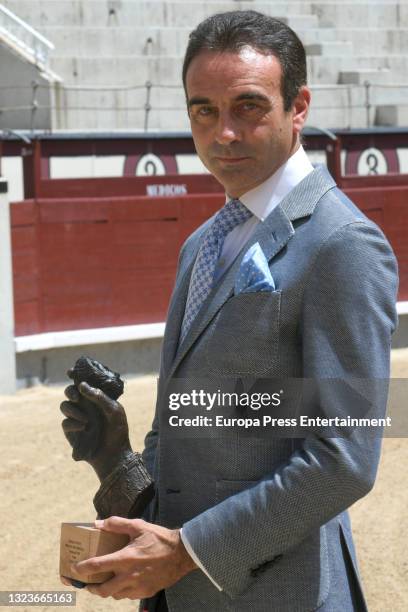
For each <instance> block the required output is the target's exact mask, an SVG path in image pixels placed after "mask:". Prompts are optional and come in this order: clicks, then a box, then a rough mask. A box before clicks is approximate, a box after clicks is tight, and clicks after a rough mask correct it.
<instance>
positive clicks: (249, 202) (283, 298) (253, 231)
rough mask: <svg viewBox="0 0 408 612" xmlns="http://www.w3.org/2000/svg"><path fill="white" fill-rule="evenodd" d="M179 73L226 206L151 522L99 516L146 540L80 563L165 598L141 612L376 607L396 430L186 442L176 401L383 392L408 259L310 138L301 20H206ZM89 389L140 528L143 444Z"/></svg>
mask: <svg viewBox="0 0 408 612" xmlns="http://www.w3.org/2000/svg"><path fill="white" fill-rule="evenodd" d="M183 80H184V86H185V91H186V98H187V105H188V113H189V117H190V121H191V129H192V134H193V138H194V142H195V145H196V149H197V153H198V155H199V156H200V158H201V160H202V161H203V163H204V164H205V165H206V167H207V168H208V169H209V170H210V172H211V173H212V174H213V175H214V176H215V177H216V178H217V179H218V180H219V181H220V183H221V184H222V185H223V186H224V188H225V192H226V204H225V206H224V207H223V208H222V209H221V211H219V213H217V215H215V216H214V217H212V218H211V219H210V220H208V221H207V222H206V223H204V224H203V225H202V226H201V227H199V228H198V229H197V230H196V231H195V232H194V233H193V234H192V235H191V236H190V237H189V238H188V239H187V241H186V242H185V244H184V245H183V247H182V249H181V253H180V258H179V265H178V270H177V277H176V281H175V288H174V292H173V295H172V298H171V302H170V307H169V312H168V319H167V325H166V331H165V337H164V342H163V351H162V361H161V370H160V379H159V386H158V397H157V405H156V414H155V418H154V421H153V425H152V429H151V431H150V432H149V433H148V434H147V436H146V440H145V449H144V452H143V458H144V460H145V462H146V465H147V467H148V469H149V471H150V473H151V474H152V475H153V477H154V479H155V482H156V496H155V499H154V502H153V503H152V504H151V505H150V507H149V509H148V511H147V513H146V514H145V516H144V518H145V519H147V520H146V521H145V520H142V519H132V518H113V519H107V520H105V521H104V523H103V524H99V525H100V526H101V527H102V528H104V529H107V530H110V531H118V532H126V533H128V534H129V535H130V536H131V537H132V545H131V546H129V547H127V548H126V549H123V550H122V551H120V552H119V553H116V554H114V555H109V556H107V557H104V558H100V559H92V560H89V561H85V562H83V563H81V564H79V566H78V570H79V571H83V572H88V571H95V570H102V569H104V570H105V569H106V570H112V571H114V572H115V574H116V576H115V577H114V578H112V579H111V580H109V581H108V582H106V583H104V584H103V585H100V586H90V587H88V589H89V590H90V591H91V592H93V593H95V594H97V595H101V596H103V597H106V596H112V597H114V598H116V599H122V598H131V599H134V598H140V597H148V598H151V599H150V600H147V601H145V602H144V603H143V604H142V609H149V610H153V609H155V610H165V609H167V608H166V606H167V607H168V609H169V610H171V612H187V611H191V612H204V611H206V612H208V611H211V612H220V611H230V612H241V611H242V612H243V611H245V612H248V611H251V612H252V611H258V612H301V611H305V612H306V611H309V610H317V609H319V610H320V611H321V612H337V611H340V610H341V611H344V612H351V611H354V612H356V611H358V612H363V611H364V610H366V605H365V602H364V597H363V593H362V590H361V586H360V581H359V576H358V569H357V562H356V556H355V551H354V547H353V542H352V535H351V530H350V523H349V518H348V514H347V508H348V507H349V506H351V505H352V504H353V503H354V502H355V501H356V500H357V499H359V498H361V497H362V496H364V495H366V494H367V493H368V492H369V491H370V489H371V488H372V486H373V484H374V480H375V475H376V470H377V465H378V461H379V455H380V437H379V436H378V435H373V434H372V432H371V430H367V429H364V428H355V429H353V430H352V431H351V432H349V434H348V435H345V436H340V435H339V436H337V437H334V436H331V437H328V436H324V435H321V434H320V433H319V432H317V433H316V432H309V433H308V435H307V436H305V437H304V438H293V437H284V436H283V435H282V436H281V437H276V436H272V435H271V436H268V435H264V434H263V435H262V436H252V435H240V431H237V429H236V428H235V429H234V428H231V429H230V430H228V432H226V433H224V435H223V436H222V437H219V436H218V435H215V436H213V435H208V436H207V437H202V436H200V435H195V434H191V435H189V434H187V435H186V437H185V438H184V439H182V440H181V439H180V437H179V436H178V435H177V434H176V433H174V428H172V427H169V426H168V420H169V414H170V413H169V393H170V391H171V390H172V389H173V387H172V384H174V382H176V381H178V380H180V379H182V380H183V381H184V382H185V381H189V380H191V381H194V380H197V379H202V380H209V381H210V380H222V379H225V380H227V379H228V380H229V379H234V380H239V381H240V384H241V385H242V388H243V389H249V388H251V386H253V384H255V382H256V381H257V380H259V379H279V380H288V379H314V380H321V379H325V380H326V379H336V380H340V381H342V380H343V381H344V380H346V379H349V378H352V379H358V380H363V381H365V383H367V381H371V380H373V381H374V380H378V379H385V380H387V379H388V377H389V360H390V342H391V334H392V333H393V331H394V329H395V327H396V324H397V315H396V309H395V302H396V294H397V266H396V260H395V257H394V255H393V252H392V250H391V247H390V245H389V244H388V242H387V240H386V239H385V237H384V235H383V234H382V232H381V231H380V229H379V228H378V227H377V226H376V225H375V224H374V223H373V222H371V221H370V220H369V219H367V218H366V217H365V216H364V215H363V214H362V213H361V212H360V210H359V209H358V208H357V207H356V206H354V204H353V203H352V202H351V201H350V200H349V199H348V198H347V197H346V196H345V195H344V194H343V193H342V192H341V191H339V189H337V187H336V185H335V183H334V181H333V179H332V178H331V176H330V175H329V174H328V172H327V171H326V169H325V168H323V167H318V168H315V169H314V168H313V167H312V166H311V165H310V163H309V161H308V159H307V156H306V154H305V152H304V150H303V148H302V146H301V140H300V132H301V130H302V128H303V125H304V122H305V120H306V117H307V112H308V108H309V103H310V91H309V89H308V88H307V85H306V60H305V53H304V48H303V46H302V44H301V42H300V41H299V39H298V38H297V36H296V34H295V33H294V32H293V31H292V30H291V29H290V28H288V27H287V26H286V25H284V24H282V23H281V22H279V21H277V20H275V19H273V18H271V17H267V16H265V15H261V14H259V13H256V12H254V11H235V12H231V13H224V14H219V15H215V16H213V17H210V18H208V19H207V20H205V21H204V22H202V23H201V24H200V25H199V26H198V27H197V28H196V30H195V31H194V32H193V33H192V34H191V35H190V39H189V43H188V48H187V52H186V56H185V61H184V68H183ZM80 391H81V394H82V395H83V396H85V397H87V398H88V399H90V400H91V401H92V402H94V403H95V405H96V406H97V407H98V409H99V411H100V413H101V414H103V415H104V416H105V418H106V419H107V420H108V421H109V423H110V424H111V427H110V431H108V432H107V436H108V437H109V436H111V442H110V448H111V449H112V448H114V449H115V450H114V451H113V452H111V453H110V455H109V457H107V455H106V453H104V451H103V449H101V451H100V453H99V455H98V457H97V458H96V459H95V461H94V462H93V467H94V468H95V469H96V471H97V473H98V474H99V476H100V477H101V480H102V485H101V489H100V490H99V492H98V494H97V496H96V498H95V506H96V508H97V510H98V514H99V515H100V516H102V517H108V516H110V515H118V516H119V517H132V503H133V500H132V494H131V492H132V484H131V482H132V478H131V473H132V472H131V470H132V467H131V466H132V465H133V464H132V459H133V455H132V451H131V448H130V445H129V443H128V438H127V434H125V435H123V433H120V434H117V433H115V432H117V431H122V432H123V428H122V429H121V428H119V429H116V425H115V424H116V423H122V424H123V420H124V415H123V409H122V408H121V406H120V405H119V404H118V403H117V402H112V401H111V400H109V398H107V397H106V396H104V395H103V394H102V393H101V392H97V391H96V390H94V389H92V388H90V387H89V386H87V385H86V384H81V386H80ZM66 393H67V395H68V399H69V400H70V401H69V402H65V405H64V407H63V411H64V412H65V414H67V416H68V417H69V418H68V420H67V421H66V422H65V426H64V428H65V431H66V432H67V433H69V431H70V428H71V429H74V428H75V427H76V429H77V430H78V429H80V427H81V426H82V425H79V424H78V420H80V417H79V409H78V403H79V404H80V402H81V397H80V395H79V394H78V393H77V392H76V391H75V389H73V388H72V387H69V388H68V390H67V392H66ZM385 395H386V393H385V394H383V395H381V400H379V401H376V402H375V407H374V416H377V417H378V416H379V417H381V416H383V414H384V412H385V399H386V398H385ZM322 397H323V398H324V401H325V402H326V403H327V404H328V405H327V406H325V409H327V410H328V411H329V412H330V410H332V411H333V410H334V412H336V410H337V408H339V410H340V412H341V411H342V410H344V411H347V409H348V407H347V406H344V405H340V404H341V402H340V400H339V397H340V396H339V395H337V394H334V393H327V394H325V395H324V396H322ZM236 410H237V411H238V407H236ZM184 431H186V430H184ZM115 436H116V437H115ZM112 438H113V439H114V441H113V443H112ZM124 481H126V482H127V485H126V486H127V489H126V490H127V493H126V494H124V493H123V491H124V490H125V489H124V487H123V482H124ZM129 491H130V492H129ZM164 589H165V591H164ZM157 593H159V595H156V597H153V596H154V595H155V594H157Z"/></svg>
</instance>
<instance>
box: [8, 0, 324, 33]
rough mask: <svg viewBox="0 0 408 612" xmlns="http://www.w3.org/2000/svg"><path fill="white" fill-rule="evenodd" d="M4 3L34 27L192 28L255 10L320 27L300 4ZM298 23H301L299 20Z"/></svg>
mask: <svg viewBox="0 0 408 612" xmlns="http://www.w3.org/2000/svg"><path fill="white" fill-rule="evenodd" d="M3 4H5V5H6V6H7V8H9V9H10V10H12V11H13V12H15V13H16V14H17V15H18V16H19V17H21V19H24V20H26V21H27V22H28V23H30V24H31V25H32V26H33V27H43V26H50V25H54V26H60V25H61V24H64V25H66V26H68V27H70V26H88V27H95V26H109V27H118V26H129V24H135V25H139V26H151V25H152V24H155V25H157V26H186V27H191V28H192V27H193V26H194V25H196V24H197V23H199V22H200V21H201V20H202V19H204V18H205V17H207V16H209V15H212V14H214V13H217V12H223V11H231V10H234V9H253V10H258V11H260V12H264V13H266V14H273V15H275V16H277V15H285V16H287V15H289V16H290V15H305V16H307V15H308V14H309V17H310V20H309V21H308V20H307V19H306V17H305V23H306V24H308V27H313V24H317V18H316V17H315V16H314V15H311V14H310V13H311V3H310V2H301V1H291V2H283V1H280V2H277V3H275V2H273V3H271V2H262V1H256V0H255V1H252V2H251V1H247V2H235V1H234V0H229V1H228V0H224V1H209V2H198V1H192V0H189V1H185V2H175V1H173V2H166V1H163V0H153V1H152V0H150V1H146V0H141V1H139V0H57V1H55V0H4V1H3ZM296 23H299V21H297V22H296Z"/></svg>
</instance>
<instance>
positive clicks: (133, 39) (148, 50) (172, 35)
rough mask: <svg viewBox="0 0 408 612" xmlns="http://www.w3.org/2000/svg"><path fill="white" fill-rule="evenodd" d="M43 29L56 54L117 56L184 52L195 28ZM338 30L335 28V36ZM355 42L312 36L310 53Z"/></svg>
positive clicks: (346, 48)
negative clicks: (192, 29) (319, 38)
mask: <svg viewBox="0 0 408 612" xmlns="http://www.w3.org/2000/svg"><path fill="white" fill-rule="evenodd" d="M283 19H286V18H283ZM289 21H290V19H289ZM39 31H40V32H41V34H43V36H45V37H47V38H48V39H49V40H51V41H52V42H53V43H54V45H55V47H56V50H55V52H54V55H57V56H58V57H73V56H75V57H87V56H88V57H89V56H99V57H114V56H116V55H122V56H126V55H149V56H152V55H154V56H156V55H157V56H159V55H183V54H184V51H185V49H186V46H187V42H188V36H189V34H190V32H191V28H184V27H183V28H179V27H178V28H166V27H160V28H159V27H149V28H147V27H132V26H129V27H115V28H108V27H96V28H95V27H92V28H85V27H82V26H71V27H66V26H46V27H42V28H40V29H39ZM304 31H305V32H308V31H311V32H314V33H316V32H318V31H319V30H317V29H315V28H310V29H309V30H304ZM325 32H327V30H325ZM334 32H335V31H334V30H333V32H332V36H334ZM300 34H302V31H300ZM310 38H311V37H310ZM316 38H318V37H317V36H316ZM352 45H353V43H352V42H350V41H344V42H343V41H341V42H338V41H333V40H331V41H326V40H324V41H323V40H322V41H320V40H314V41H313V42H311V41H310V39H309V43H308V44H307V45H306V46H307V47H308V49H307V51H308V53H309V54H310V55H340V54H342V53H346V54H349V53H351V52H352Z"/></svg>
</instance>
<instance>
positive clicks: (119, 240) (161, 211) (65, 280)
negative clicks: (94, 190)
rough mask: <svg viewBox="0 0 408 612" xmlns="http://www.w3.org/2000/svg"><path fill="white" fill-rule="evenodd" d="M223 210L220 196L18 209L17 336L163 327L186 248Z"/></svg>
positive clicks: (81, 201)
mask: <svg viewBox="0 0 408 612" xmlns="http://www.w3.org/2000/svg"><path fill="white" fill-rule="evenodd" d="M223 202H224V196H223V195H222V194H219V193H218V194H207V195H205V196H202V195H197V196H195V195H190V196H188V197H185V196H183V197H179V198H177V197H174V198H147V197H144V196H142V197H117V198H113V197H111V198H77V199H75V200H72V199H69V200H68V199H61V198H59V199H39V200H36V201H25V202H18V203H14V204H12V206H11V219H12V243H13V266H14V296H15V298H14V301H15V322H16V330H15V334H16V335H17V336H21V335H28V334H34V333H41V332H48V331H61V330H69V329H85V328H92V327H105V326H116V325H129V324H136V323H153V322H159V321H164V320H165V318H166V312H167V307H168V301H169V298H170V294H171V290H172V287H173V283H174V276H175V271H176V266H177V259H178V253H179V250H180V247H181V245H182V243H183V242H184V240H185V239H186V237H187V236H188V235H189V234H190V233H191V232H192V231H193V229H194V228H196V227H197V226H198V225H200V224H201V223H202V222H203V221H204V220H205V219H207V218H208V217H209V216H211V215H212V214H214V212H215V211H216V210H218V209H219V208H220V207H221V206H222V204H223Z"/></svg>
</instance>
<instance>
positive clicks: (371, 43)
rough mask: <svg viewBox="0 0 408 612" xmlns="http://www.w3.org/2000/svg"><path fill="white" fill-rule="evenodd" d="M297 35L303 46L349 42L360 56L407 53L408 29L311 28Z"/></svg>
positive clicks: (300, 31)
mask: <svg viewBox="0 0 408 612" xmlns="http://www.w3.org/2000/svg"><path fill="white" fill-rule="evenodd" d="M298 34H299V36H300V39H301V40H302V42H303V44H304V45H311V44H319V43H326V42H337V43H340V42H351V43H352V45H353V47H354V51H355V53H356V54H357V55H361V56H370V55H382V54H384V55H387V54H391V55H396V54H403V53H408V28H370V29H367V28H317V29H314V28H311V29H308V30H302V29H301V30H299V31H298Z"/></svg>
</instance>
